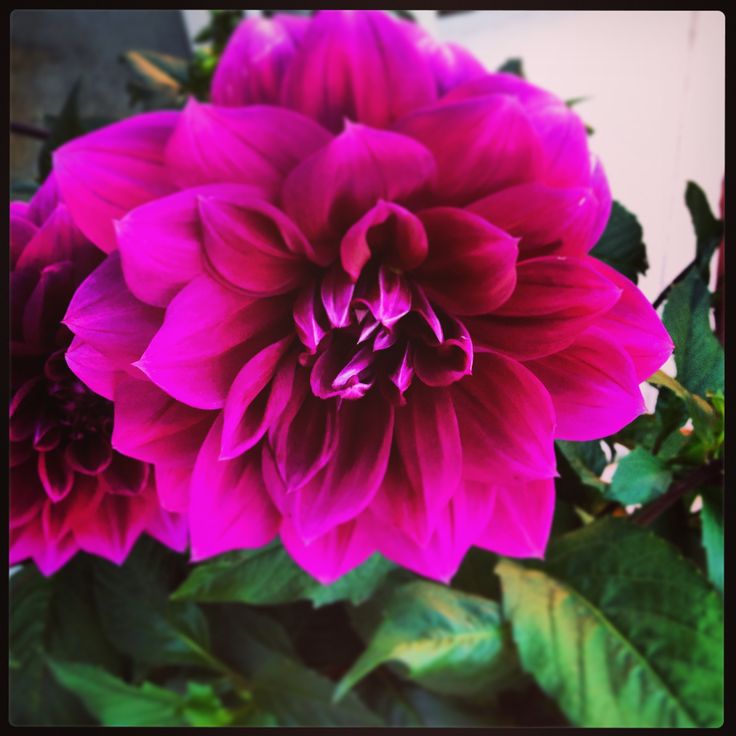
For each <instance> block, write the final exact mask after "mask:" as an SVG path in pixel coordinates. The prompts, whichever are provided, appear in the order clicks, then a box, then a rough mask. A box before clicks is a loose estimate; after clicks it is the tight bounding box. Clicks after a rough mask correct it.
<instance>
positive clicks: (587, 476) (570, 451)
mask: <svg viewBox="0 0 736 736" xmlns="http://www.w3.org/2000/svg"><path fill="white" fill-rule="evenodd" d="M556 445H557V447H558V448H559V450H560V451H561V452H562V454H563V455H564V456H565V459H566V460H567V462H568V463H569V464H570V466H571V467H572V469H573V470H574V471H575V472H576V473H577V475H578V477H579V478H580V480H581V481H582V482H583V483H584V484H585V485H586V486H589V487H590V488H595V490H596V491H600V492H601V493H602V492H604V491H605V489H606V485H607V484H606V483H604V482H603V481H602V480H601V479H600V475H601V473H602V472H603V469H604V468H605V467H606V464H607V461H606V456H605V453H604V452H603V449H602V448H601V445H600V442H599V441H598V440H595V441H592V442H568V441H566V440H557V442H556Z"/></svg>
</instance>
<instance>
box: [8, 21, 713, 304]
mask: <svg viewBox="0 0 736 736" xmlns="http://www.w3.org/2000/svg"><path fill="white" fill-rule="evenodd" d="M246 12H247V14H248V15H251V14H253V13H257V12H260V11H251V10H248V11H246ZM410 12H412V14H413V15H414V17H415V19H416V20H417V22H419V23H421V24H422V25H424V26H425V27H427V28H428V29H429V30H430V31H431V32H432V33H433V34H435V35H436V36H437V37H438V38H440V39H441V40H443V41H453V42H457V43H460V44H462V45H463V46H465V47H466V48H468V49H469V50H470V51H471V52H472V53H474V54H475V55H476V56H477V57H478V58H479V59H480V60H481V61H482V62H483V63H484V64H485V65H486V67H487V68H488V69H489V70H495V69H497V68H498V67H499V66H501V65H502V64H503V63H504V62H505V61H507V60H508V59H509V58H513V57H517V58H520V59H521V60H522V61H523V66H524V71H525V73H526V76H527V78H528V79H529V80H530V81H531V82H533V83H535V84H538V85H540V86H542V87H545V88H547V89H549V90H551V91H553V92H555V93H556V94H557V95H559V96H560V97H562V98H563V99H570V98H580V97H582V98H584V100H583V101H581V102H580V103H579V104H578V105H577V108H576V109H577V111H578V113H579V114H580V116H581V117H582V118H583V120H584V121H585V122H586V124H587V125H589V126H590V127H591V128H593V130H594V133H593V135H592V138H591V147H592V149H593V150H594V151H595V152H596V153H597V154H598V155H599V156H600V157H601V159H602V161H603V163H604V165H605V168H606V171H607V173H608V177H609V180H610V183H611V189H612V191H613V196H614V198H616V199H618V200H619V201H620V202H621V203H622V204H623V205H624V206H625V207H627V208H628V209H629V210H630V211H631V212H633V213H634V214H636V216H637V217H638V218H639V221H640V222H641V224H642V226H643V228H644V239H645V242H646V244H647V251H648V258H649V263H650V268H649V271H648V273H647V274H646V275H645V276H644V277H643V278H642V279H640V281H639V285H640V287H641V288H642V290H643V291H644V293H645V294H646V295H647V297H649V299H650V300H653V299H654V298H655V297H656V296H657V294H658V293H659V291H660V290H661V288H662V287H663V286H664V285H666V284H667V283H668V282H669V281H671V280H672V278H673V277H674V276H675V275H677V273H679V272H680V270H682V268H683V267H684V266H686V265H687V263H688V262H689V261H690V260H691V258H692V252H693V243H694V235H693V232H692V226H691V224H690V220H689V215H688V213H687V210H686V208H685V206H684V199H683V197H684V192H685V186H686V182H687V181H688V180H694V181H696V182H697V183H698V184H700V186H701V187H702V188H703V189H704V190H705V192H706V194H707V195H708V198H709V200H710V203H711V206H712V207H713V209H714V210H715V211H716V212H717V210H718V203H719V200H720V196H721V182H722V179H723V174H724V148H725V16H724V15H723V14H722V13H720V12H717V11H494V10H492V11H487V10H486V11H478V10H474V11H462V10H459V11H436V10H417V11H410ZM209 22H210V17H209V13H208V11H206V10H183V11H174V10H97V11H89V10H75V11H71V10H66V11H61V10H16V11H14V12H13V14H12V15H11V49H10V51H11V54H10V60H11V79H10V93H11V95H10V97H11V99H10V117H11V121H12V123H13V124H14V125H13V127H12V128H11V139H10V162H11V172H10V173H11V181H17V180H30V179H32V178H33V177H34V175H35V162H36V158H37V156H38V153H39V151H40V149H41V146H42V145H43V141H42V140H41V139H40V138H37V137H34V136H33V132H34V129H35V128H39V129H43V128H44V126H45V125H46V124H47V121H46V116H48V115H54V114H58V113H59V112H60V110H61V108H62V107H63V105H64V102H65V100H66V99H67V97H68V95H69V91H70V89H71V88H72V87H73V85H74V84H75V83H76V82H77V81H79V80H81V87H80V92H79V108H80V113H81V114H82V115H85V116H91V117H94V116H102V117H118V116H123V115H128V114H131V112H133V110H132V109H131V107H130V105H129V101H128V95H127V94H126V84H127V82H128V79H129V78H128V76H127V75H126V70H125V69H123V68H122V67H121V62H120V56H121V54H123V53H124V52H127V51H129V50H131V49H141V50H151V51H157V52H162V53H166V54H171V55H172V56H178V57H185V58H186V57H190V56H191V54H192V51H193V47H194V41H195V38H196V37H197V35H198V34H199V33H200V32H201V30H202V29H203V28H205V27H206V26H207V24H208V23H209ZM12 131H16V132H12Z"/></svg>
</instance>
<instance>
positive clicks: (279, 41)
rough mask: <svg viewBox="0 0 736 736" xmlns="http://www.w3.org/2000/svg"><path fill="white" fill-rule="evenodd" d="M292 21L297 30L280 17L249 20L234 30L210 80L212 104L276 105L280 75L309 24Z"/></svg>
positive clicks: (228, 105) (286, 67)
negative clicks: (295, 24)
mask: <svg viewBox="0 0 736 736" xmlns="http://www.w3.org/2000/svg"><path fill="white" fill-rule="evenodd" d="M293 20H296V21H297V24H298V25H297V27H294V26H293V25H292V23H290V22H285V18H284V16H283V15H276V16H275V17H273V18H262V17H251V18H246V19H245V20H244V21H243V22H242V23H241V24H240V25H239V26H238V27H237V28H236V29H235V33H233V35H232V36H231V37H230V40H229V41H228V42H227V46H225V50H224V51H223V54H222V56H221V57H220V61H219V63H218V64H217V68H216V69H215V73H214V76H213V77H212V91H211V94H212V101H213V102H214V103H215V104H216V105H224V106H227V107H242V106H244V105H258V104H268V105H275V104H278V100H279V94H280V90H281V81H282V79H283V76H284V73H285V71H286V70H287V69H288V67H289V64H290V62H291V60H292V59H293V58H294V54H295V53H296V49H297V46H298V44H299V41H300V39H301V36H302V35H303V33H304V31H306V26H307V25H308V24H309V21H308V20H307V19H306V18H304V19H301V18H299V19H293ZM300 21H301V22H300ZM297 31H298V32H297Z"/></svg>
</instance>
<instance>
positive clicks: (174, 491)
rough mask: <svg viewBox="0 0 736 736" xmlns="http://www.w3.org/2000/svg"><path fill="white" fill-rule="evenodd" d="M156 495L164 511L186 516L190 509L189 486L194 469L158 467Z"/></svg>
mask: <svg viewBox="0 0 736 736" xmlns="http://www.w3.org/2000/svg"><path fill="white" fill-rule="evenodd" d="M155 478H156V493H157V494H158V501H159V504H160V505H161V508H162V509H165V510H166V511H171V512H177V513H182V514H185V513H186V511H187V510H188V508H189V485H190V483H191V481H192V468H190V467H183V468H180V467H177V466H174V465H166V464H159V465H156V470H155Z"/></svg>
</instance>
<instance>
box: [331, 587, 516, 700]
mask: <svg viewBox="0 0 736 736" xmlns="http://www.w3.org/2000/svg"><path fill="white" fill-rule="evenodd" d="M390 661H394V662H400V663H402V664H403V665H404V666H405V667H406V668H407V670H408V674H409V676H410V677H411V678H412V679H414V680H416V681H417V682H419V683H420V684H422V685H423V686H425V687H427V688H429V689H432V690H437V691H439V692H443V693H455V694H462V695H473V694H476V693H478V692H481V691H482V692H483V693H484V695H488V694H490V692H491V691H492V689H493V686H494V685H496V684H497V683H498V682H499V681H502V680H503V679H504V677H505V676H506V675H507V674H508V673H509V672H510V671H512V670H513V667H514V663H515V660H514V658H513V651H512V648H511V647H510V642H509V639H508V631H507V630H506V629H505V628H504V626H503V623H502V621H501V613H500V610H499V606H498V604H497V603H496V602H495V601H490V600H487V599H485V598H481V597H479V596H475V595H469V594H467V593H460V592H458V591H455V590H452V589H450V588H447V587H444V586H441V585H435V584H433V583H426V582H420V581H417V582H414V583H410V584H408V585H405V586H403V587H401V588H397V589H396V590H395V591H394V592H393V594H392V596H391V597H390V599H389V600H388V603H387V605H386V607H385V609H384V612H383V621H382V623H381V624H380V626H379V627H378V629H377V630H376V632H375V633H374V635H373V637H372V639H371V641H370V642H369V644H368V648H367V649H366V651H365V652H364V653H363V654H362V655H361V656H360V657H359V658H358V660H357V661H356V662H355V664H354V665H353V666H352V667H351V669H350V670H349V671H348V673H347V674H346V675H345V676H344V677H343V678H342V680H341V681H340V683H339V685H338V687H337V690H336V691H335V698H336V699H339V698H341V697H342V696H343V695H345V693H347V692H348V691H349V690H350V688H352V687H353V686H354V685H355V684H356V683H357V682H359V681H360V680H361V679H363V678H364V677H365V676H366V675H367V674H368V673H369V672H371V671H372V670H374V669H375V668H376V667H378V666H379V665H381V664H384V663H386V662H390Z"/></svg>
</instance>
